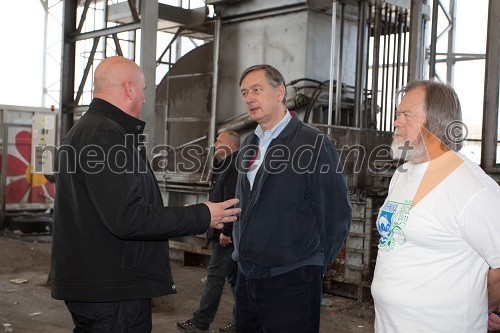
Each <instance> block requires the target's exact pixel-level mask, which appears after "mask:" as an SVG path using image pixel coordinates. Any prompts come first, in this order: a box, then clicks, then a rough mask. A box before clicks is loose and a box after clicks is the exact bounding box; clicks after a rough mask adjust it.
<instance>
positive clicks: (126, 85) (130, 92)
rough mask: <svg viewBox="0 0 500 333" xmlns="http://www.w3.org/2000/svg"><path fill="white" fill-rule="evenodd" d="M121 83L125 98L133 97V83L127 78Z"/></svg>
mask: <svg viewBox="0 0 500 333" xmlns="http://www.w3.org/2000/svg"><path fill="white" fill-rule="evenodd" d="M123 85H124V87H123V89H124V90H125V95H126V96H127V98H128V99H133V98H134V96H135V91H134V83H133V82H132V81H131V80H127V81H125V83H124V84H123Z"/></svg>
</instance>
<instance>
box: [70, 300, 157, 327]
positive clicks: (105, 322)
mask: <svg viewBox="0 0 500 333" xmlns="http://www.w3.org/2000/svg"><path fill="white" fill-rule="evenodd" d="M66 306H67V307H68V310H69V312H70V313H71V317H73V323H74V324H75V328H74V329H73V332H78V333H106V332H109V333H146V332H147V333H149V332H151V329H152V323H151V300H150V299H143V300H135V301H123V302H110V303H87V302H66Z"/></svg>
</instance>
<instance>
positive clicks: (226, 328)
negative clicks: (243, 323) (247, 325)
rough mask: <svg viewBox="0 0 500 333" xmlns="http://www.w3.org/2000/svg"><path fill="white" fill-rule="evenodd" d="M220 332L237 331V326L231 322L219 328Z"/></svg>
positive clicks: (233, 332)
mask: <svg viewBox="0 0 500 333" xmlns="http://www.w3.org/2000/svg"><path fill="white" fill-rule="evenodd" d="M219 333H236V326H234V325H233V324H232V323H229V324H227V325H226V326H224V327H221V328H219Z"/></svg>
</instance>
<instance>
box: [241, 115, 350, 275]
mask: <svg viewBox="0 0 500 333" xmlns="http://www.w3.org/2000/svg"><path fill="white" fill-rule="evenodd" d="M257 146H258V137H257V136H256V135H255V134H252V135H249V136H247V137H246V138H245V140H244V142H243V145H242V148H241V150H240V153H239V155H238V160H237V164H236V165H237V168H238V169H239V170H242V172H240V173H239V175H238V183H237V186H236V197H237V198H238V199H239V200H240V202H239V207H240V208H241V214H240V219H239V222H238V223H236V224H235V225H234V230H233V243H234V247H235V251H234V253H233V259H234V260H235V261H237V262H238V265H239V267H240V269H242V271H243V273H244V274H245V277H246V278H247V279H255V278H265V277H269V276H270V274H271V268H276V267H285V266H289V265H293V264H296V263H299V262H301V261H304V260H307V259H309V258H313V257H314V256H315V255H318V254H322V255H323V257H324V262H323V266H325V267H326V266H327V265H328V264H329V263H330V262H332V261H333V260H334V259H335V257H336V256H337V254H338V252H339V250H340V248H341V246H342V244H343V243H344V241H345V240H346V238H347V234H348V232H349V228H350V225H351V204H350V201H349V191H348V188H347V181H346V177H345V174H344V172H343V168H342V166H341V165H339V157H338V154H337V151H336V149H335V147H334V146H333V144H332V143H331V142H330V140H328V138H327V137H326V136H325V134H324V133H322V132H321V131H319V130H318V129H316V128H314V127H312V126H309V125H307V124H304V123H303V122H302V121H300V120H299V119H298V118H297V115H295V114H294V115H293V116H292V119H290V121H289V123H288V124H287V126H286V127H285V128H284V129H283V131H282V132H281V133H280V134H279V135H278V136H277V137H276V139H274V140H272V141H271V143H270V144H269V148H268V149H267V151H266V155H265V158H264V161H263V163H262V165H261V166H260V168H259V171H258V172H257V175H256V176H255V181H254V183H253V188H252V190H250V183H249V181H248V178H247V170H248V167H249V165H251V162H250V161H251V160H252V158H251V157H252V155H253V153H252V149H255V147H257Z"/></svg>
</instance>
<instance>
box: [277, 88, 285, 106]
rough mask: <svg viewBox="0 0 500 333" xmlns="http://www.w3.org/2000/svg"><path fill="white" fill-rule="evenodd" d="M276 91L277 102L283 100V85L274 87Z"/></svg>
mask: <svg viewBox="0 0 500 333" xmlns="http://www.w3.org/2000/svg"><path fill="white" fill-rule="evenodd" d="M276 89H277V91H278V102H283V99H284V98H285V89H286V88H285V86H284V85H283V84H280V85H279V86H278V87H276Z"/></svg>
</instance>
